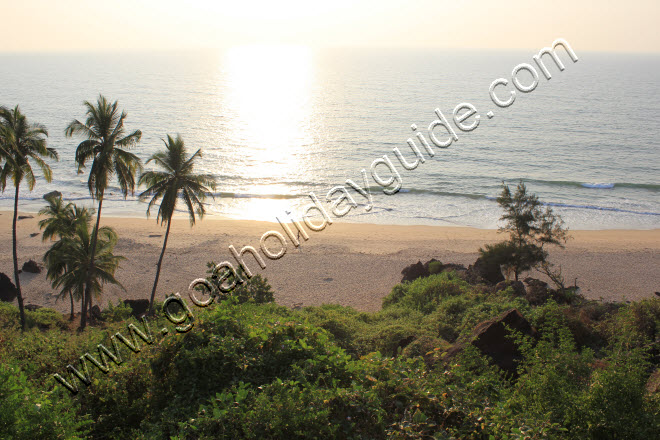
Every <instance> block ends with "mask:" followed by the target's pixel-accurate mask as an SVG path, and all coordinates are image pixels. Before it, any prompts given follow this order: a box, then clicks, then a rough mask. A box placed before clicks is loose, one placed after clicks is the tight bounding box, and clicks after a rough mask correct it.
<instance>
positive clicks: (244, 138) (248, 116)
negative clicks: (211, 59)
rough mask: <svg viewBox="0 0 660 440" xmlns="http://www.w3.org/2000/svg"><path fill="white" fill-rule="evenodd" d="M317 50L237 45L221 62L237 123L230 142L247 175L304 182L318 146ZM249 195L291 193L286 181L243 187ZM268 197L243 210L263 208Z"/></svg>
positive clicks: (228, 103) (230, 108)
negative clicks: (314, 91) (315, 102)
mask: <svg viewBox="0 0 660 440" xmlns="http://www.w3.org/2000/svg"><path fill="white" fill-rule="evenodd" d="M312 58H313V54H312V52H311V50H310V49H309V48H307V47H304V46H283V45H251V46H238V47H234V48H232V49H230V50H228V51H227V52H226V53H225V56H224V60H223V62H222V64H221V65H222V69H224V72H223V75H222V76H223V78H224V86H223V93H222V94H221V95H222V99H223V100H224V103H223V108H224V111H225V112H226V114H227V116H228V117H229V118H230V119H231V121H232V123H231V125H230V126H229V127H228V129H229V133H227V135H228V140H229V142H230V144H231V147H232V149H233V150H234V151H237V152H240V153H238V154H237V155H236V164H237V165H238V166H239V167H240V168H239V169H238V170H236V171H237V172H238V173H240V174H242V175H243V177H245V178H247V179H248V180H249V179H254V178H258V179H260V180H262V181H263V179H266V180H270V181H272V182H278V181H286V180H290V179H294V180H300V179H302V175H304V173H305V168H306V163H305V157H306V155H307V154H306V152H307V149H308V148H309V147H310V146H311V145H312V144H313V137H312V131H311V129H310V125H311V114H312V102H311V88H312V85H313V79H314V66H313V59H312ZM243 191H245V192H248V193H250V194H287V193H288V191H289V189H288V186H287V185H286V184H282V185H278V184H275V183H273V184H272V185H261V186H256V187H250V188H244V189H243ZM248 201H249V203H247V202H248ZM262 202H263V199H248V200H246V206H244V207H243V209H247V210H255V211H261V210H262V209H263V203H262Z"/></svg>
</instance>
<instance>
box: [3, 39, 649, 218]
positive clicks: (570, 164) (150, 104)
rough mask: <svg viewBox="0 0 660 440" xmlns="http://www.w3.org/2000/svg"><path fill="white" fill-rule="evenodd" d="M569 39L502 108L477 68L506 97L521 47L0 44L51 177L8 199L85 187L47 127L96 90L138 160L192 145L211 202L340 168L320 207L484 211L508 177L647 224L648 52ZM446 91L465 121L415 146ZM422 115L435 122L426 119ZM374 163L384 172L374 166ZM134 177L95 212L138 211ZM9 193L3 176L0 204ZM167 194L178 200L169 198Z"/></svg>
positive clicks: (243, 206)
mask: <svg viewBox="0 0 660 440" xmlns="http://www.w3.org/2000/svg"><path fill="white" fill-rule="evenodd" d="M539 49H540V48H539ZM573 49H574V51H575V53H576V55H577V56H578V62H575V63H574V62H573V61H572V60H571V59H570V58H569V57H568V56H567V55H566V53H565V52H563V50H562V49H561V48H559V49H558V52H559V53H560V57H561V59H562V61H563V63H564V65H565V69H564V70H563V71H559V70H558V69H557V67H556V66H555V65H554V64H553V63H552V60H551V59H550V58H549V57H545V58H547V59H546V65H548V68H549V71H550V72H551V74H552V78H551V79H550V80H548V79H546V78H545V76H543V74H542V72H540V70H538V68H537V70H538V73H539V79H538V85H537V87H536V88H535V89H534V90H533V91H531V92H528V93H522V92H520V91H517V93H516V99H515V102H514V103H513V104H512V105H511V106H509V107H506V108H500V107H498V106H496V105H495V104H494V103H493V101H492V100H491V97H490V96H489V86H490V85H491V83H492V82H493V81H494V80H496V79H498V78H504V79H506V80H507V81H509V84H508V87H501V88H499V89H498V90H497V93H498V96H500V99H506V98H507V97H508V93H509V90H515V89H514V88H513V85H512V84H511V78H512V76H511V75H512V70H513V68H514V67H515V66H517V65H519V64H520V63H528V64H530V65H531V66H536V65H535V63H534V62H533V59H532V56H533V55H534V54H535V53H536V52H537V51H515V52H505V51H490V52H480V51H446V50H430V49H425V50H410V49H407V50H404V49H397V50H385V49H383V50H366V49H365V50H357V49H334V50H329V49H325V50H312V49H308V48H305V47H286V46H285V47H281V46H271V47H269V46H251V47H236V48H232V49H229V50H218V51H198V52H171V53H170V52H158V53H142V52H127V53H118V52H111V53H89V54H5V55H0V105H4V106H8V107H13V106H15V105H16V104H19V105H20V107H21V110H22V111H23V112H24V113H25V114H26V115H27V116H28V118H29V119H30V120H31V121H32V122H39V123H41V124H44V125H45V126H46V127H47V128H48V130H49V134H50V136H49V145H50V146H51V147H54V148H56V149H57V150H58V152H59V154H60V160H59V162H51V166H52V169H53V180H52V182H50V183H46V182H45V181H44V180H43V179H40V180H39V181H38V182H37V184H36V186H35V188H34V190H33V191H32V192H29V191H28V190H27V187H26V186H25V184H23V186H22V189H21V201H20V209H22V210H24V211H37V210H38V209H40V208H41V207H43V205H44V204H45V202H44V201H43V199H42V196H43V194H45V193H47V192H49V191H52V190H58V191H60V192H62V193H63V195H64V198H65V199H66V200H68V201H75V202H76V203H79V204H84V205H89V206H91V205H92V204H93V202H92V200H91V198H90V196H89V192H88V189H87V173H88V171H89V167H88V168H86V169H84V170H81V173H78V172H77V166H76V164H75V160H74V153H75V149H76V146H77V144H78V143H79V142H80V139H75V138H73V139H72V138H66V137H65V136H64V130H65V128H66V126H67V124H68V123H69V122H71V121H72V120H73V119H80V120H81V121H84V107H83V105H82V103H83V101H85V100H88V101H92V102H93V101H95V100H96V98H97V96H98V95H99V93H101V94H103V95H105V96H106V97H108V98H109V99H111V100H118V101H119V105H120V108H122V109H124V110H125V111H126V112H127V113H128V118H127V119H126V128H127V130H129V131H131V130H134V129H140V130H141V131H142V133H143V136H142V141H141V142H140V144H139V145H138V146H137V147H136V148H135V149H133V150H132V151H133V152H135V153H136V154H137V155H138V156H139V157H140V158H142V159H143V160H145V161H146V159H148V158H149V156H150V155H151V154H153V153H154V152H156V151H158V150H160V149H162V148H163V142H162V138H164V137H166V135H167V134H173V135H174V134H176V133H180V134H181V135H182V136H183V139H184V141H185V143H186V145H187V147H188V149H189V151H190V152H191V153H192V152H194V151H195V150H197V149H198V148H201V149H202V151H203V160H202V161H200V162H199V164H198V167H197V170H198V172H204V173H211V174H213V175H214V176H215V177H216V178H217V182H218V188H217V191H216V192H215V194H214V195H215V199H214V200H213V199H209V200H208V201H207V202H208V203H207V208H208V212H209V214H210V215H214V216H222V217H228V218H235V219H256V220H266V221H275V219H276V217H278V216H279V217H280V218H282V217H283V216H284V215H285V214H284V213H285V212H286V211H289V212H292V213H294V214H292V215H295V213H296V212H300V211H301V209H302V208H303V207H304V206H305V205H307V204H309V203H310V198H309V196H308V195H309V194H310V193H314V194H315V195H316V196H318V198H319V199H320V200H325V196H326V194H327V193H328V191H330V190H331V189H332V188H334V187H336V186H345V187H346V188H347V189H349V190H350V192H351V194H352V196H353V197H354V200H355V202H356V203H357V204H358V206H357V207H355V208H354V209H352V210H351V212H350V213H349V214H347V215H346V216H344V217H343V218H342V219H335V220H339V221H349V222H368V223H381V224H428V225H464V226H474V227H480V228H495V227H497V224H498V218H499V217H500V215H501V211H500V209H499V207H498V205H497V203H496V201H495V198H496V197H497V195H498V194H499V193H500V191H501V186H502V184H503V183H505V184H509V185H515V184H517V182H518V181H520V180H523V181H524V182H525V184H526V185H527V186H528V188H529V189H530V190H531V191H532V192H534V193H536V194H537V195H538V196H539V198H540V199H541V200H542V201H543V202H544V203H546V204H548V205H550V206H551V207H552V208H553V209H554V210H555V212H557V213H559V214H560V215H561V216H562V217H563V219H564V220H565V222H566V223H567V225H568V226H569V227H570V228H572V229H609V228H627V229H649V228H658V227H660V197H659V196H660V177H659V176H660V153H659V149H658V148H659V144H660V141H659V137H660V136H659V135H660V117H658V115H659V114H660V75H659V74H658V72H660V56H658V55H654V54H616V53H594V52H582V51H580V48H579V47H573ZM518 77H519V80H520V82H521V83H522V84H530V83H532V81H533V78H532V76H531V75H530V74H529V72H521V73H519V75H518ZM461 103H470V104H472V105H473V106H474V107H475V108H476V109H477V112H478V114H479V116H480V118H479V126H478V127H477V128H476V129H475V130H473V131H470V132H463V131H461V130H459V129H458V128H457V127H456V126H453V129H454V130H455V132H456V136H457V140H455V141H454V142H452V144H451V145H450V146H449V147H448V148H446V149H440V148H437V147H436V148H434V152H435V155H434V156H433V157H431V156H430V155H429V154H428V152H427V151H425V149H424V148H423V146H422V145H421V144H420V143H419V141H418V138H416V137H414V136H415V132H413V130H412V129H411V126H412V125H413V124H415V126H416V127H417V132H420V133H423V136H425V137H426V139H428V131H427V128H428V126H429V124H430V123H431V122H433V121H434V120H436V119H437V114H436V112H435V110H436V109H438V110H439V111H440V112H441V113H442V114H443V115H445V116H446V117H447V118H448V120H449V121H452V119H453V114H452V112H453V110H454V108H455V107H456V106H457V105H458V104H461ZM488 112H492V118H489V117H488V116H487V113H488ZM474 120H475V119H474V117H473V118H472V119H471V120H470V121H468V122H473V121H474ZM451 123H452V124H453V122H451ZM436 133H437V136H438V138H443V139H444V138H447V137H448V134H447V132H446V131H442V127H440V128H438V129H437V131H436ZM443 134H444V137H443ZM409 138H413V139H414V140H415V142H416V145H417V146H418V147H419V148H420V151H421V152H422V154H424V158H425V161H424V162H423V163H420V164H419V165H418V166H417V167H416V168H415V169H414V170H405V169H404V168H403V167H402V166H401V164H400V162H399V161H398V160H397V159H396V157H395V155H394V153H393V149H394V148H396V147H398V148H399V149H400V151H401V152H402V153H403V155H404V157H405V158H406V159H407V160H409V161H410V162H412V160H413V159H414V156H413V152H412V150H411V149H410V147H409V146H408V143H407V140H408V139H409ZM383 155H387V156H388V157H389V158H390V159H391V160H392V163H393V164H394V165H395V166H396V168H397V172H398V173H399V174H400V181H401V190H400V191H398V192H397V193H395V194H393V195H386V194H385V193H384V192H383V189H384V188H382V187H381V186H379V185H378V184H377V183H376V182H375V181H374V179H373V177H372V176H371V170H370V167H371V165H372V163H373V162H374V160H376V159H378V158H382V157H383ZM149 167H150V166H147V168H149ZM363 169H365V170H366V173H367V176H368V186H369V187H370V191H371V192H372V195H373V209H370V210H367V209H366V204H367V199H366V198H365V197H363V196H361V195H360V194H358V193H357V192H356V191H354V190H352V189H350V188H349V187H348V186H346V180H347V179H351V180H353V181H354V182H355V183H357V184H359V185H362V183H363V180H362V173H361V171H362V170H363ZM377 170H378V171H379V174H380V175H382V178H383V179H387V177H388V170H387V168H385V167H383V166H381V167H379V168H377ZM141 189H142V188H138V189H137V191H136V193H135V195H130V194H129V196H128V197H127V198H126V199H124V198H123V196H122V194H121V192H120V190H119V187H118V185H117V184H116V183H113V184H112V185H111V187H109V188H108V190H107V191H106V196H105V199H104V200H105V201H104V214H105V215H115V216H137V217H143V216H144V215H145V212H146V203H143V202H140V201H139V200H138V198H137V195H138V193H139V192H140V190H141ZM342 206H347V205H345V204H344V205H342ZM12 207H13V188H12V187H11V185H8V187H7V189H6V190H5V192H4V193H3V194H1V195H0V209H11V208H12ZM178 208H179V212H178V214H177V216H184V215H185V211H184V206H183V204H180V205H179V207H178ZM153 214H154V216H155V211H154V212H153Z"/></svg>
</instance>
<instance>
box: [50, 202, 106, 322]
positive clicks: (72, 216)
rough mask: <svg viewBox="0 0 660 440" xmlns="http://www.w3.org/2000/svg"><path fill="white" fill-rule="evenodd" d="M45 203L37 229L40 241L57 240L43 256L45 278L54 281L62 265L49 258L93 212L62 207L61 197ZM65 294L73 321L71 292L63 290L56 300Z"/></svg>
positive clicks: (87, 220) (56, 260)
mask: <svg viewBox="0 0 660 440" xmlns="http://www.w3.org/2000/svg"><path fill="white" fill-rule="evenodd" d="M47 201H48V205H47V206H46V207H45V208H43V209H41V210H40V211H39V215H40V216H45V218H44V219H42V220H40V221H39V228H40V229H43V235H42V240H44V241H46V240H48V239H51V240H52V239H55V238H57V239H58V241H56V242H55V243H53V245H52V246H51V248H50V250H49V251H47V252H46V255H44V262H45V263H46V267H47V268H48V272H47V277H48V278H49V279H51V280H53V281H55V276H56V274H59V273H61V272H62V271H63V270H64V268H63V267H62V266H60V264H61V263H62V261H61V260H58V259H53V258H51V257H52V256H53V255H57V253H58V252H59V248H60V247H61V246H62V245H63V243H64V241H63V239H64V238H70V237H73V236H74V235H75V234H76V228H77V226H78V224H80V223H85V224H89V223H90V222H91V219H92V215H93V214H94V210H93V209H92V210H88V209H87V208H80V207H78V206H76V205H75V204H73V203H67V204H66V205H64V202H63V201H62V197H61V196H60V197H49V198H48V199H47ZM67 293H68V294H69V298H70V300H71V316H70V320H71V321H73V319H74V316H75V315H74V309H73V300H74V298H73V291H71V290H69V291H68V292H67V291H65V290H63V291H62V292H61V293H60V295H59V296H58V299H60V298H62V297H64V296H66V294H67Z"/></svg>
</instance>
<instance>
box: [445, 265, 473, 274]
mask: <svg viewBox="0 0 660 440" xmlns="http://www.w3.org/2000/svg"><path fill="white" fill-rule="evenodd" d="M442 271H443V272H451V271H454V272H459V273H460V272H465V271H467V268H466V267H465V266H463V265H462V264H454V263H447V264H443V265H442Z"/></svg>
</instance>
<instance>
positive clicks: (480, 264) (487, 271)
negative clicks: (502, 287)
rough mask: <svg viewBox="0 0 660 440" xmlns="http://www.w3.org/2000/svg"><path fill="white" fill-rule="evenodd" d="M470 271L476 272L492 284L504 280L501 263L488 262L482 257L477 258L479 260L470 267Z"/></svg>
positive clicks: (475, 273)
mask: <svg viewBox="0 0 660 440" xmlns="http://www.w3.org/2000/svg"><path fill="white" fill-rule="evenodd" d="M468 272H470V273H472V274H474V275H475V276H476V277H478V278H482V279H483V280H485V281H486V282H487V283H488V284H491V285H495V284H497V283H499V282H500V281H504V275H502V269H500V265H499V264H496V263H488V262H486V261H485V260H484V259H483V258H481V257H479V258H477V261H475V262H474V264H473V265H471V266H470V267H468Z"/></svg>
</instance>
